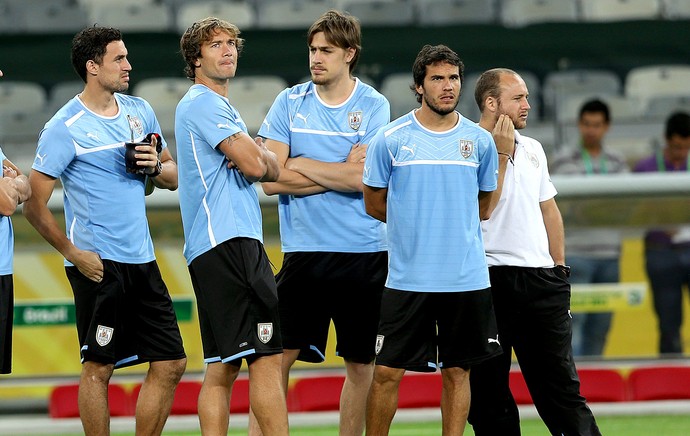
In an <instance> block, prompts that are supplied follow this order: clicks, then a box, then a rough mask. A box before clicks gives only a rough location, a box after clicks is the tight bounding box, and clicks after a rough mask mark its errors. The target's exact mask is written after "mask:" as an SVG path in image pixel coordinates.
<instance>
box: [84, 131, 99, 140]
mask: <svg viewBox="0 0 690 436" xmlns="http://www.w3.org/2000/svg"><path fill="white" fill-rule="evenodd" d="M86 137H87V138H92V139H95V140H96V141H100V139H98V133H91V132H87V133H86Z"/></svg>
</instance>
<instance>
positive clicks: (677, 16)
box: [661, 0, 690, 20]
mask: <svg viewBox="0 0 690 436" xmlns="http://www.w3.org/2000/svg"><path fill="white" fill-rule="evenodd" d="M661 3H662V4H661V15H662V16H663V17H664V18H665V19H667V20H687V19H689V18H690V2H688V1H687V0H662V2H661Z"/></svg>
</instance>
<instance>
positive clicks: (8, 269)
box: [0, 148, 14, 276]
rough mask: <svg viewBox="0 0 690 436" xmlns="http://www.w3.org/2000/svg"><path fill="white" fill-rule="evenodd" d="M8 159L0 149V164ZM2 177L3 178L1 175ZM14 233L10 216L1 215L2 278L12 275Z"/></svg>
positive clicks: (0, 257) (0, 248) (0, 266)
mask: <svg viewBox="0 0 690 436" xmlns="http://www.w3.org/2000/svg"><path fill="white" fill-rule="evenodd" d="M5 159H7V157H6V156H5V153H3V152H2V148H0V163H2V162H3V161H4V160H5ZM0 177H2V176H1V175H0ZM13 256H14V232H13V230H12V220H11V219H10V217H8V216H4V215H0V276H5V275H8V274H12V261H13V259H14V257H13Z"/></svg>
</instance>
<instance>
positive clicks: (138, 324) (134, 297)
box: [65, 259, 185, 368]
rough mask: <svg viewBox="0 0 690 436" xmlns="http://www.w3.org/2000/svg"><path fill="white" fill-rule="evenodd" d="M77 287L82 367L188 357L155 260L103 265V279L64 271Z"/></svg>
mask: <svg viewBox="0 0 690 436" xmlns="http://www.w3.org/2000/svg"><path fill="white" fill-rule="evenodd" d="M65 270H66V272H67V279H68V280H69V282H70V284H71V285H72V292H73V293H74V306H75V309H76V315H77V334H78V336H79V344H80V345H81V356H82V362H85V361H95V362H100V363H113V364H115V367H116V368H122V367H126V366H131V365H136V364H138V363H142V362H153V361H161V360H177V359H182V358H184V357H185V352H184V347H183V346H182V336H181V335H180V329H179V327H178V325H177V316H176V315H175V310H174V309H173V303H172V300H171V298H170V294H169V293H168V288H167V287H166V286H165V283H164V282H163V279H162V277H161V274H160V270H159V269H158V264H157V263H156V261H152V262H149V263H144V264H126V263H120V262H114V261H112V260H107V259H104V260H103V270H104V274H103V280H102V281H101V282H100V283H96V282H94V281H91V280H89V279H88V278H86V277H85V276H84V275H83V274H82V273H81V272H79V270H78V269H77V267H74V266H70V267H66V268H65Z"/></svg>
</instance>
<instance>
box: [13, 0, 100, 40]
mask: <svg viewBox="0 0 690 436" xmlns="http://www.w3.org/2000/svg"><path fill="white" fill-rule="evenodd" d="M21 4H22V7H23V9H24V11H25V14H24V20H23V23H22V30H23V31H25V32H29V33H35V34H45V33H76V32H78V31H79V30H81V29H83V28H84V27H86V26H87V24H88V22H87V14H86V10H85V9H84V8H83V7H81V6H79V5H78V4H75V3H73V2H71V1H70V0H24V1H23V2H22V3H21Z"/></svg>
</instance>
